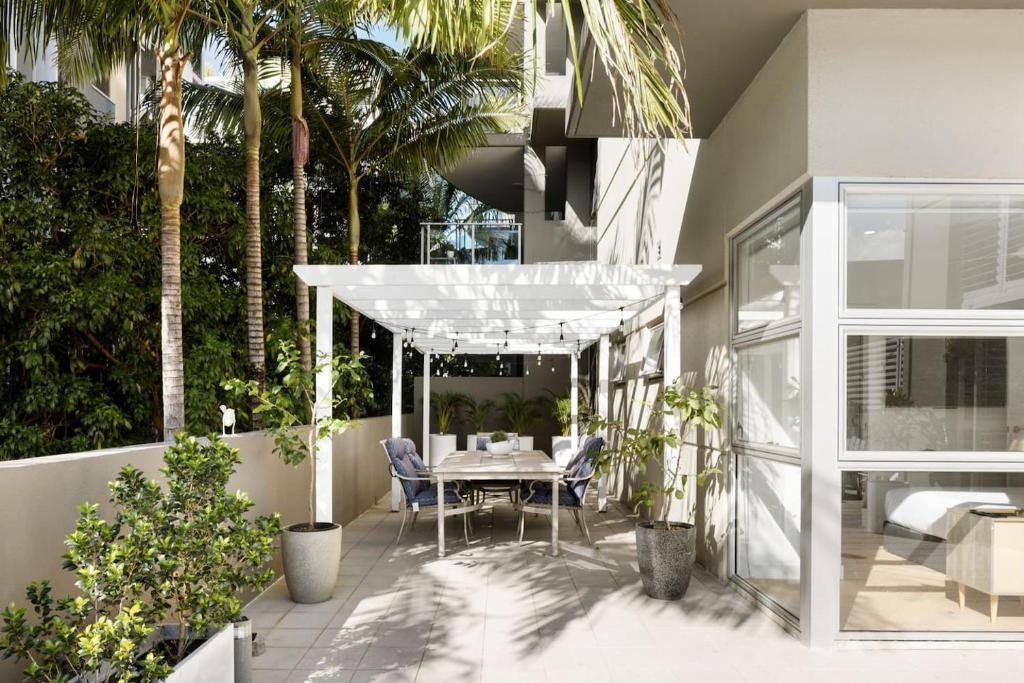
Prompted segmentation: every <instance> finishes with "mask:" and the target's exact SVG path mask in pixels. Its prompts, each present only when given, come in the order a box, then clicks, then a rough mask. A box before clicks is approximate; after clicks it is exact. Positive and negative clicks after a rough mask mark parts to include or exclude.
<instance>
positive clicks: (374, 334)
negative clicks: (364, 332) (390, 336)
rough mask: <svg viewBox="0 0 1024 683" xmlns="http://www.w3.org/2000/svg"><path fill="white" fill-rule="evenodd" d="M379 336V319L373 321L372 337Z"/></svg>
mask: <svg viewBox="0 0 1024 683" xmlns="http://www.w3.org/2000/svg"><path fill="white" fill-rule="evenodd" d="M376 338H377V321H376V320H374V321H373V327H372V328H371V329H370V339H376Z"/></svg>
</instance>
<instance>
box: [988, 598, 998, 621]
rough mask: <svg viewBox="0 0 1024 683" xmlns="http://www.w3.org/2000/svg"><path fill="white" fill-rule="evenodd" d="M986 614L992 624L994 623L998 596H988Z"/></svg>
mask: <svg viewBox="0 0 1024 683" xmlns="http://www.w3.org/2000/svg"><path fill="white" fill-rule="evenodd" d="M988 612H989V616H990V617H991V618H992V623H993V624H994V623H996V617H997V616H999V596H998V595H990V596H988Z"/></svg>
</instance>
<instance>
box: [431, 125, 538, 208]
mask: <svg viewBox="0 0 1024 683" xmlns="http://www.w3.org/2000/svg"><path fill="white" fill-rule="evenodd" d="M487 142H488V144H487V146H485V147H477V148H476V149H474V150H473V151H472V152H471V153H470V155H469V156H468V157H467V158H466V159H465V160H464V161H463V162H462V163H460V164H458V165H457V166H455V167H454V168H451V169H449V170H447V171H444V172H443V173H442V174H441V175H443V176H444V177H445V179H446V180H448V182H450V183H451V184H452V185H454V186H455V187H457V188H459V189H460V190H462V191H463V192H465V193H466V194H468V195H469V196H471V197H473V198H475V199H477V200H479V201H481V202H483V203H484V204H486V205H487V206H490V207H492V208H495V209H498V210H499V211H505V212H507V213H517V212H520V211H522V210H523V154H524V148H525V145H526V143H527V139H526V135H525V134H503V135H489V136H488V138H487Z"/></svg>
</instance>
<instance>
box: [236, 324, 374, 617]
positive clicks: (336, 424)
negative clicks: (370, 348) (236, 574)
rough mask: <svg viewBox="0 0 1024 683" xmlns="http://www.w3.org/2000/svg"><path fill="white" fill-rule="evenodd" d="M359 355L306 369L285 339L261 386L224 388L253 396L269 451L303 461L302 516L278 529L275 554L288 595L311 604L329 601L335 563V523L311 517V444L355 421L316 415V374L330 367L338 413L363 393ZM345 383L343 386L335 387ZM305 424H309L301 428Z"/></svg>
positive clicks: (313, 497)
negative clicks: (272, 372)
mask: <svg viewBox="0 0 1024 683" xmlns="http://www.w3.org/2000/svg"><path fill="white" fill-rule="evenodd" d="M363 357H364V356H363V354H356V355H355V356H352V357H343V356H335V357H334V360H333V361H330V362H329V361H326V360H322V361H320V362H319V363H317V364H316V365H315V366H314V367H313V368H312V369H309V370H307V369H306V368H305V367H303V365H302V361H301V359H300V357H299V351H298V349H297V348H296V347H295V345H294V344H293V343H291V342H281V343H280V344H279V345H278V354H277V364H276V368H275V373H276V376H277V379H273V378H271V379H268V381H267V383H266V386H265V387H264V388H263V389H261V388H260V386H259V384H258V383H257V382H256V381H248V382H246V381H243V380H240V379H232V380H229V381H228V382H226V383H225V384H224V387H225V389H228V390H229V391H232V392H234V393H235V394H236V395H238V396H248V397H249V398H251V399H254V400H255V401H256V408H255V412H258V413H260V414H262V416H263V421H264V424H266V425H267V430H268V431H269V432H270V433H272V434H273V436H274V452H275V453H276V454H277V455H278V456H279V457H280V458H281V460H283V461H284V462H285V463H287V464H289V465H292V466H293V467H297V466H299V465H301V464H302V463H303V462H308V463H309V489H308V496H309V500H308V505H307V512H308V517H307V520H306V521H304V522H300V523H297V524H292V525H289V526H287V527H285V529H284V530H283V532H282V534H281V553H282V560H283V563H284V576H285V582H286V583H287V584H288V592H289V594H290V595H291V597H292V600H294V601H295V602H298V603H305V604H312V603H318V602H324V601H325V600H329V599H330V597H331V596H332V595H333V594H334V585H335V583H336V582H337V578H338V568H339V563H340V562H341V525H339V524H335V523H333V522H318V521H317V520H316V488H317V481H316V464H317V451H316V444H317V442H318V441H320V440H321V439H330V438H332V437H333V436H334V435H335V434H340V433H342V432H345V431H347V430H349V429H352V428H354V427H356V426H358V423H357V422H355V421H354V420H352V419H350V418H349V416H348V415H345V416H343V417H333V416H331V417H319V418H318V417H317V413H318V412H320V410H321V408H323V407H325V406H324V402H325V399H324V398H317V392H316V376H317V374H318V373H319V372H320V371H322V370H324V369H326V368H327V367H328V366H330V371H331V382H332V386H334V387H335V391H333V392H332V394H333V396H334V399H333V401H332V402H331V406H330V408H331V411H332V412H333V411H335V410H341V411H342V412H344V411H345V409H346V408H347V407H348V406H350V405H351V404H352V393H354V392H360V391H362V392H364V393H365V392H368V391H369V390H368V389H367V388H366V387H367V386H368V380H367V377H366V371H365V368H364V367H363V364H362V359H363ZM339 386H341V387H348V390H340V391H339V390H338V389H337V388H338V387H339ZM305 425H311V426H310V427H309V428H308V429H303V427H304V426H305Z"/></svg>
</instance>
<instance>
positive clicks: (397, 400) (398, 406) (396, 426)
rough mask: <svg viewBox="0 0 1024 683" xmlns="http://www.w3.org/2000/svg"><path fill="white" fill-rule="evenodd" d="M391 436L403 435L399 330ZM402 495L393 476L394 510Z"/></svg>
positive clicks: (393, 362) (393, 343)
mask: <svg viewBox="0 0 1024 683" xmlns="http://www.w3.org/2000/svg"><path fill="white" fill-rule="evenodd" d="M391 436H392V437H393V438H396V439H397V438H400V437H401V436H402V337H401V335H399V334H398V332H392V333H391ZM401 495H402V494H401V484H400V483H399V481H398V479H396V478H394V477H392V478H391V511H392V512H398V506H399V503H400V502H401Z"/></svg>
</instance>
